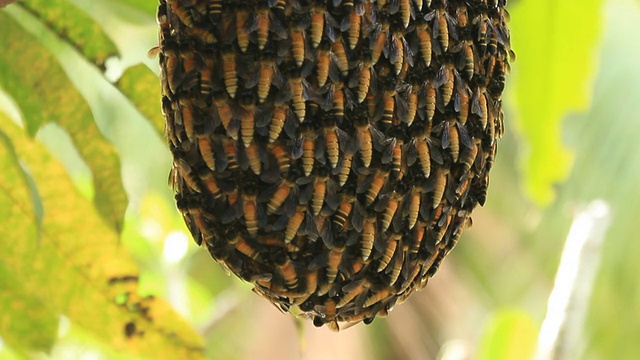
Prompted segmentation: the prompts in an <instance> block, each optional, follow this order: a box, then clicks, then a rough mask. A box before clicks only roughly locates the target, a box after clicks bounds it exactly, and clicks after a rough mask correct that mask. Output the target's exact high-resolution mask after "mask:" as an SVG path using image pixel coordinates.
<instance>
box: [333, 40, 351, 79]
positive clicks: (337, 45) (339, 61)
mask: <svg viewBox="0 0 640 360" xmlns="http://www.w3.org/2000/svg"><path fill="white" fill-rule="evenodd" d="M331 52H332V53H333V60H334V62H335V64H336V66H337V67H338V69H339V70H340V73H341V74H342V76H347V75H348V74H349V59H348V58H347V52H346V51H345V49H344V44H343V42H342V39H336V41H334V42H333V43H331Z"/></svg>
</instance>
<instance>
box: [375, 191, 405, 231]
mask: <svg viewBox="0 0 640 360" xmlns="http://www.w3.org/2000/svg"><path fill="white" fill-rule="evenodd" d="M403 198H404V195H403V194H401V193H399V192H397V191H393V192H391V193H387V194H384V195H382V196H380V202H378V204H377V205H376V207H375V210H376V211H381V212H382V217H381V219H380V227H381V230H382V232H385V231H387V229H389V227H390V226H391V221H392V220H393V219H394V217H395V216H396V213H397V211H398V208H399V207H400V204H401V203H402V200H403ZM398 219H400V220H401V218H400V217H398ZM395 228H397V226H394V229H395Z"/></svg>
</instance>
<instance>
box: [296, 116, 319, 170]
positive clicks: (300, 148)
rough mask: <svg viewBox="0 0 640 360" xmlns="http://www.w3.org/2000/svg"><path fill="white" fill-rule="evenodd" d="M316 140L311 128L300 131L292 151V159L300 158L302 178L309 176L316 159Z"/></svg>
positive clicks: (313, 130)
mask: <svg viewBox="0 0 640 360" xmlns="http://www.w3.org/2000/svg"><path fill="white" fill-rule="evenodd" d="M316 138H317V134H316V132H315V129H314V128H313V127H305V128H303V129H302V133H301V135H300V137H299V138H298V139H297V140H296V143H295V145H294V146H293V149H292V158H293V159H300V158H302V169H303V171H304V176H309V175H311V172H312V171H313V166H314V163H315V159H316Z"/></svg>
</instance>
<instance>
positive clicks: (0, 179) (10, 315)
mask: <svg viewBox="0 0 640 360" xmlns="http://www.w3.org/2000/svg"><path fill="white" fill-rule="evenodd" d="M0 115H1V114H0ZM0 119H1V120H2V121H9V120H8V119H7V118H0ZM0 168H1V169H2V171H0V217H1V218H2V219H3V220H2V222H0V233H1V234H3V237H4V239H5V240H4V241H3V243H4V244H11V243H13V242H29V243H31V244H33V245H35V244H37V243H38V237H39V234H40V230H41V221H42V218H40V221H38V219H37V214H36V211H35V207H34V206H33V205H32V203H33V200H32V191H31V189H30V186H29V183H28V181H27V180H26V176H25V174H24V171H23V169H22V167H21V166H20V163H19V160H18V158H17V156H16V154H15V151H14V148H13V144H12V143H11V140H10V139H9V138H8V137H7V136H6V135H5V134H4V133H3V132H1V131H0ZM16 228H19V229H22V233H21V236H20V237H9V234H11V231H12V230H11V229H16ZM9 239H11V240H13V241H7V240H9ZM9 251H11V249H9ZM11 254H12V253H4V254H3V256H10V255H11ZM0 308H2V311H0V336H2V338H3V339H4V340H5V341H7V342H8V343H10V344H12V345H13V346H15V347H17V348H28V349H35V350H42V351H48V350H49V349H51V346H52V345H53V343H54V341H55V338H56V330H57V328H58V316H57V315H56V314H55V313H54V312H52V311H51V310H50V309H48V308H47V307H46V306H45V304H44V303H43V302H42V301H41V299H38V298H34V297H32V296H30V294H29V293H28V289H26V287H25V286H24V284H23V283H22V282H21V281H20V279H17V278H16V277H15V276H14V269H12V268H11V267H9V266H7V264H5V263H4V262H0ZM16 315H19V317H20V318H19V319H18V320H16V319H15V316H16ZM33 329H39V331H32V330H33Z"/></svg>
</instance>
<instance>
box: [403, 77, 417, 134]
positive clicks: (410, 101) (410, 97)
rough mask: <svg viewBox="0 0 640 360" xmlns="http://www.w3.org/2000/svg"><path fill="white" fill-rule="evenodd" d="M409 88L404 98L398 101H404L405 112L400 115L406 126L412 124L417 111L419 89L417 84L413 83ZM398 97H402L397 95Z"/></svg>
mask: <svg viewBox="0 0 640 360" xmlns="http://www.w3.org/2000/svg"><path fill="white" fill-rule="evenodd" d="M409 89H410V90H409V91H407V92H406V95H405V96H406V99H405V100H402V101H399V103H401V104H402V103H403V102H404V103H406V109H407V110H406V112H405V113H406V114H405V115H404V116H400V118H401V119H402V121H404V122H405V123H406V124H407V126H411V124H413V120H415V118H416V113H417V112H418V92H419V91H420V86H419V85H413V86H411V87H410V88H409ZM398 99H402V97H399V98H398ZM399 108H400V107H399Z"/></svg>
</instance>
